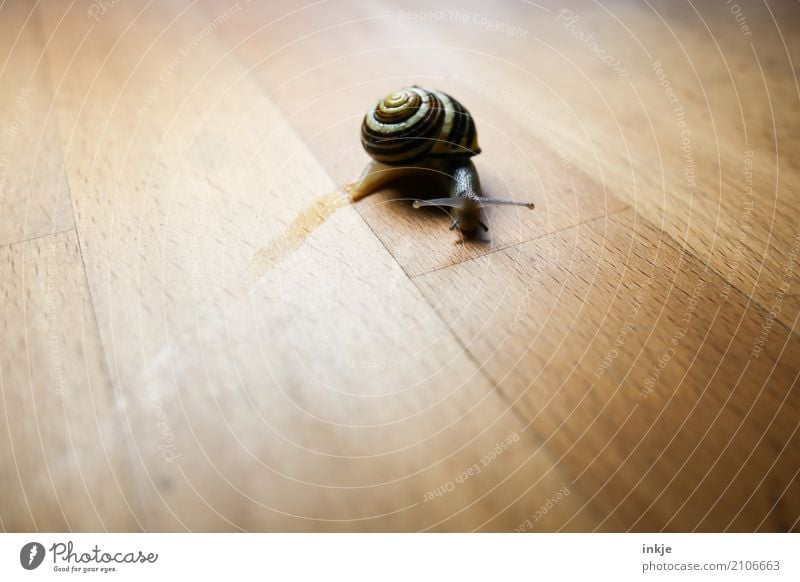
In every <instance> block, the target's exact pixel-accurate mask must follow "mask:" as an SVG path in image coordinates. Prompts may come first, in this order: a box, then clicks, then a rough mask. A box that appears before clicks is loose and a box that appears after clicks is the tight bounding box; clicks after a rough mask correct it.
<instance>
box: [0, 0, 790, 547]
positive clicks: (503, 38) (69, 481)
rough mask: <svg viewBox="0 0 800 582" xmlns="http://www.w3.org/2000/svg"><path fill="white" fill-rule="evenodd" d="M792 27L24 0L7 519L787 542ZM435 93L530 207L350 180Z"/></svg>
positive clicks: (4, 464) (11, 227)
mask: <svg viewBox="0 0 800 582" xmlns="http://www.w3.org/2000/svg"><path fill="white" fill-rule="evenodd" d="M798 17H800V6H798V3H797V2H789V1H785V2H778V1H773V0H765V1H762V2H758V1H749V0H737V1H736V3H733V2H724V1H721V0H720V1H719V2H684V1H682V0H679V1H677V2H676V1H674V0H673V1H668V0H641V1H633V0H631V1H603V2H599V1H597V2H588V1H580V0H567V1H566V2H564V3H549V2H545V1H541V2H528V1H527V0H519V1H515V0H508V1H506V2H492V3H489V2H478V1H475V0H472V1H460V2H455V1H450V0H437V2H435V3H433V4H432V3H430V2H424V1H422V0H416V1H412V2H402V3H401V2H388V1H376V2H368V1H367V0H352V1H351V0H327V1H325V0H320V1H316V2H313V3H310V4H307V5H301V4H300V3H295V2H290V1H289V0H271V1H270V2H248V1H246V0H240V1H239V2H233V1H232V0H198V1H194V2H188V1H186V2H158V3H156V2H147V3H146V2H144V1H141V2H140V1H133V0H130V1H129V0H105V1H102V0H96V1H95V2H89V1H81V0H76V1H66V0H65V1H48V2H36V3H33V2H24V1H21V0H20V1H13V0H5V1H4V2H2V4H0V47H2V48H1V49H0V62H1V63H2V65H0V82H1V83H2V85H1V86H2V90H0V188H1V189H0V207H1V208H2V211H1V212H0V273H2V275H1V276H0V286H2V289H0V296H1V297H2V305H3V322H2V325H3V333H2V337H3V340H2V350H1V351H0V382H1V383H0V390H1V393H2V398H1V399H0V411H1V415H2V418H3V430H0V491H2V495H0V527H1V528H2V529H3V530H6V531H36V530H39V531H43V530H46V531H51V530H56V531H61V530H74V531H84V530H114V531H119V530H122V531H139V530H147V531H164V530H167V531H172V530H177V531H184V530H192V531H198V530H202V531H219V530H223V531H228V530H232V531H238V530H247V531H253V530H259V531H261V530H269V531H272V530H279V531H284V530H291V531H294V530H304V531H309V530H310V531H341V530H347V531H351V530H352V531H376V530H381V531H382V530H390V531H417V530H433V531H472V530H483V531H511V530H522V531H531V530H532V531H593V530H597V531H626V530H634V531H654V530H666V531H694V530H697V531H790V530H795V531H796V530H798V529H799V528H800V525H799V524H800V481H799V480H798V472H800V435H798V426H800V424H799V423H800V393H799V392H798V391H799V390H800V388H798V375H799V374H800V326H798V317H800V280H798V275H799V274H800V267H798V262H800V214H799V213H798V207H800V163H798V157H797V155H798V152H800V148H799V147H798V139H800V137H799V136H800V84H799V83H798V78H797V73H798V70H797V68H796V67H797V66H798V63H800V29H798V27H797V26H796V24H797V22H798ZM414 83H416V84H419V85H422V86H431V87H436V88H439V89H442V90H444V91H447V92H448V93H451V94H453V95H455V96H457V97H458V99H459V100H460V101H461V102H462V103H463V104H465V105H466V106H467V107H468V108H469V109H470V111H471V112H472V114H473V116H474V118H475V120H476V123H477V126H478V130H479V135H480V143H481V146H482V149H483V153H482V154H481V155H480V156H478V157H477V158H475V162H476V165H477V166H478V168H479V171H480V173H481V179H482V182H483V184H484V187H485V190H486V191H487V192H488V193H491V194H492V195H495V196H514V197H517V198H520V199H526V200H527V199H529V200H532V201H534V202H535V203H536V205H537V208H536V210H535V211H533V212H531V211H529V210H526V209H518V208H498V209H492V210H490V211H489V213H488V220H489V223H490V227H491V230H490V232H489V234H488V235H487V236H486V237H484V239H483V240H478V241H474V240H473V241H463V240H462V239H461V238H460V237H459V235H458V234H457V233H454V232H450V231H448V229H447V226H448V224H449V223H448V219H447V216H446V215H445V213H444V212H443V211H440V210H432V211H429V212H423V211H414V210H413V209H412V208H411V206H410V204H409V202H408V201H407V200H401V199H402V198H408V197H410V196H415V195H420V193H419V189H420V188H423V187H424V185H420V183H419V182H418V181H417V182H411V183H401V184H398V185H395V186H393V187H391V188H387V189H385V190H382V191H380V192H379V193H376V194H374V195H372V196H370V197H367V198H365V199H364V200H362V201H360V202H358V203H356V204H351V205H337V204H333V203H331V200H332V198H331V197H330V196H328V195H329V193H331V192H336V190H337V189H338V188H339V187H341V186H342V185H344V184H346V183H347V182H348V181H350V180H352V179H354V178H355V177H356V176H357V175H358V173H359V172H360V171H361V169H362V168H363V167H364V165H365V164H366V163H367V161H368V158H367V156H366V154H365V153H364V151H363V150H362V148H361V145H360V142H359V126H360V123H361V118H362V116H363V115H364V112H365V111H366V110H367V109H368V107H369V106H370V105H371V104H372V103H374V101H375V100H376V99H377V98H378V97H380V96H382V95H384V94H386V93H387V92H389V91H391V90H393V89H396V88H397V87H400V86H404V85H410V84H414ZM409 190H411V192H409ZM326 196H327V197H326ZM326 201H327V205H326ZM338 206H343V207H341V208H338Z"/></svg>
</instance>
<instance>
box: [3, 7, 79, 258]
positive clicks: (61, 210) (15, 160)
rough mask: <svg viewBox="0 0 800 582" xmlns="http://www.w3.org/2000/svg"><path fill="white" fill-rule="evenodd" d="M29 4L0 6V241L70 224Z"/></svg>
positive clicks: (49, 100) (44, 71)
mask: <svg viewBox="0 0 800 582" xmlns="http://www.w3.org/2000/svg"><path fill="white" fill-rule="evenodd" d="M39 32H40V31H39V30H38V28H37V20H36V17H35V11H34V8H33V7H32V6H30V5H28V4H26V3H24V2H4V3H3V5H2V6H0V84H2V86H3V87H4V90H3V91H0V245H6V244H10V243H14V242H20V241H23V240H28V239H32V238H36V237H38V236H43V235H45V234H48V233H54V232H60V231H63V230H67V229H69V228H72V227H73V226H74V221H73V218H72V208H71V207H70V202H69V191H68V189H67V183H66V180H65V178H64V169H63V161H62V158H61V148H60V143H59V140H58V133H57V128H56V121H55V116H54V115H52V97H53V92H52V90H51V87H50V84H49V81H48V78H47V69H46V67H43V66H41V63H42V59H41V57H42V47H43V43H42V41H41V38H40V36H39Z"/></svg>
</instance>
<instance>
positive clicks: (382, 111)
mask: <svg viewBox="0 0 800 582" xmlns="http://www.w3.org/2000/svg"><path fill="white" fill-rule="evenodd" d="M361 143H362V145H363V146H364V149H365V150H366V151H367V153H368V154H369V156H370V157H371V158H372V159H374V160H376V161H378V162H382V163H384V164H390V165H408V164H412V163H414V162H417V161H420V160H423V159H425V160H428V159H432V158H462V159H463V158H469V157H471V156H474V155H477V154H479V153H480V152H481V148H480V147H479V146H478V133H477V131H476V129H475V122H474V121H473V120H472V116H471V115H470V113H469V111H467V110H466V108H464V106H463V105H461V103H459V102H458V101H456V100H455V99H454V98H453V97H451V96H450V95H447V94H446V93H443V92H442V91H436V90H428V89H423V88H421V87H416V86H414V87H404V88H402V89H398V90H397V91H394V92H393V93H390V94H389V95H387V96H386V97H384V98H383V99H381V100H380V101H378V102H377V103H376V104H375V105H374V106H373V107H372V108H371V109H370V110H369V111H368V112H367V114H366V115H365V116H364V122H363V123H362V124H361Z"/></svg>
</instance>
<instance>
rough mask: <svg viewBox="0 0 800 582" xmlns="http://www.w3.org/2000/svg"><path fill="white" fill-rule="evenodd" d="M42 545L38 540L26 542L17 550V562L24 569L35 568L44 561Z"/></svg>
mask: <svg viewBox="0 0 800 582" xmlns="http://www.w3.org/2000/svg"><path fill="white" fill-rule="evenodd" d="M44 554H45V552H44V546H43V545H42V544H40V543H39V542H28V543H27V544H25V545H24V546H22V549H21V550H20V552H19V563H20V564H22V567H23V568H25V569H26V570H35V569H36V568H38V567H39V566H40V565H41V564H42V561H44Z"/></svg>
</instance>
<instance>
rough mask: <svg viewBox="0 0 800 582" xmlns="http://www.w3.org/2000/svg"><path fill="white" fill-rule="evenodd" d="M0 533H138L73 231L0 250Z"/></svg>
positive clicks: (123, 450)
mask: <svg viewBox="0 0 800 582" xmlns="http://www.w3.org/2000/svg"><path fill="white" fill-rule="evenodd" d="M0 285H2V291H0V296H2V297H3V306H4V310H3V311H4V312H3V322H2V326H3V338H4V342H3V350H2V351H0V394H1V395H2V397H0V417H2V418H3V426H4V430H3V431H2V432H0V488H2V491H3V495H2V496H0V528H2V529H3V531H106V530H108V531H132V530H138V529H140V525H139V521H138V519H137V515H139V516H141V513H140V507H139V502H138V498H137V496H136V492H135V489H134V487H133V486H132V484H133V481H132V479H131V474H130V467H129V457H128V451H127V450H126V444H125V438H124V435H123V433H122V431H120V422H119V419H120V411H119V409H118V408H117V406H116V401H115V398H114V395H113V394H112V389H111V383H110V381H109V378H108V375H107V372H106V369H105V366H104V363H103V357H102V350H101V347H100V342H99V340H98V337H97V326H96V324H95V319H94V315H93V313H92V305H91V302H90V298H89V291H88V289H87V288H86V279H85V276H84V272H83V268H82V264H81V256H80V252H79V249H78V241H77V238H76V236H75V232H74V231H72V230H71V231H67V232H64V233H59V234H56V235H51V236H45V237H40V238H38V239H36V240H34V241H30V242H26V243H21V244H15V245H11V246H6V247H2V248H0Z"/></svg>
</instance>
